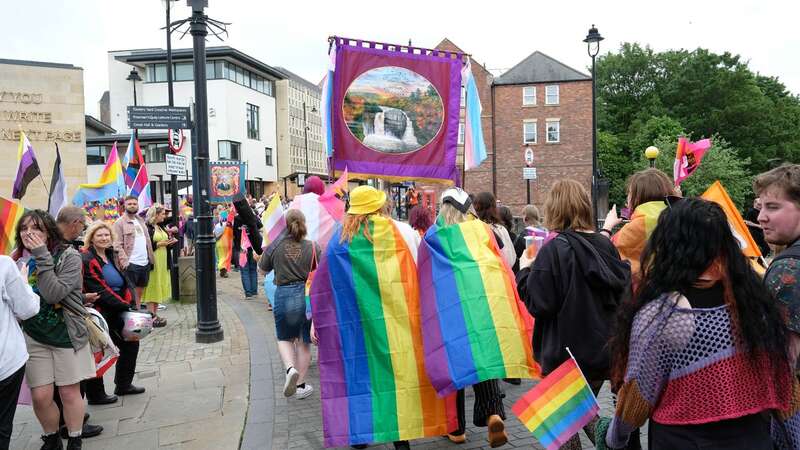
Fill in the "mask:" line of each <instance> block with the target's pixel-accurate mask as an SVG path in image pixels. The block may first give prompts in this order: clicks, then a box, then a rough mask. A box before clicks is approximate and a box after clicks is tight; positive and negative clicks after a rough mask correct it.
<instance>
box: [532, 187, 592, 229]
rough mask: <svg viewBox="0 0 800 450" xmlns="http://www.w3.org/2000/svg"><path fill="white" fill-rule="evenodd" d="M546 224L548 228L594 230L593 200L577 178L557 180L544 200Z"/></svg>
mask: <svg viewBox="0 0 800 450" xmlns="http://www.w3.org/2000/svg"><path fill="white" fill-rule="evenodd" d="M544 222H545V223H544V225H545V227H546V228H547V229H548V230H554V231H565V230H594V228H595V226H594V223H593V222H592V201H591V200H590V199H589V194H588V193H587V192H586V189H585V188H584V187H583V185H582V184H580V183H578V182H577V181H575V180H560V181H557V182H556V183H555V184H554V185H553V187H552V188H551V189H550V195H548V196H547V201H546V202H544Z"/></svg>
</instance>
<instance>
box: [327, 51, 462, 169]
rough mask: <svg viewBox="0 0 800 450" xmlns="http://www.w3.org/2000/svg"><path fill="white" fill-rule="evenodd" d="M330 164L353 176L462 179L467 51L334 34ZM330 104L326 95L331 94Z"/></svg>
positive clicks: (330, 112) (329, 112)
mask: <svg viewBox="0 0 800 450" xmlns="http://www.w3.org/2000/svg"><path fill="white" fill-rule="evenodd" d="M334 41H335V46H336V48H335V52H336V53H335V58H336V60H335V71H334V72H333V99H332V101H331V102H330V108H331V110H330V111H328V112H326V111H323V114H326V113H328V114H330V118H331V119H332V122H331V124H332V127H331V134H332V137H333V145H332V147H333V158H332V164H333V169H334V171H335V172H336V173H340V172H342V171H343V170H344V169H345V167H347V168H349V172H350V176H351V177H354V178H364V177H376V178H383V179H387V180H392V181H408V180H420V181H431V182H445V183H448V184H452V183H458V182H459V175H460V174H459V171H458V169H457V168H456V146H457V142H458V122H459V113H460V109H459V108H460V100H461V68H462V66H463V64H464V63H463V55H462V54H460V53H451V52H444V51H438V50H427V49H419V48H414V47H408V46H400V45H391V44H382V43H376V42H368V41H361V40H353V39H347V38H339V37H337V38H334ZM326 105H328V103H327V102H326Z"/></svg>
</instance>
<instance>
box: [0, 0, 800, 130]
mask: <svg viewBox="0 0 800 450" xmlns="http://www.w3.org/2000/svg"><path fill="white" fill-rule="evenodd" d="M487 6H491V9H490V8H487ZM0 11H3V12H4V14H3V15H4V17H6V18H7V19H8V20H4V21H3V37H2V39H0V58H8V59H25V60H33V61H47V62H59V63H69V64H74V65H76V66H79V67H82V68H83V69H84V84H85V88H84V89H85V99H86V113H87V114H91V115H97V109H98V108H97V101H98V100H99V98H100V96H101V95H102V93H103V91H105V90H106V89H107V88H108V67H107V52H108V51H110V50H122V49H134V48H152V47H159V48H165V47H166V39H165V33H164V31H163V30H161V29H160V28H161V27H163V26H164V22H165V15H164V0H135V1H130V0H111V1H109V0H69V1H64V0H26V1H24V2H20V1H16V0H0ZM206 11H207V13H208V15H209V16H210V17H212V18H215V19H219V20H222V21H225V22H230V23H231V25H230V26H229V27H228V28H229V36H228V37H227V38H226V39H225V41H224V42H220V41H218V40H217V39H216V38H213V37H210V38H209V41H208V43H207V45H209V46H213V45H229V46H232V47H234V48H237V49H238V50H241V51H242V52H244V53H246V54H249V55H250V56H253V57H255V58H257V59H259V60H261V61H263V62H264V63H266V64H269V65H273V66H282V67H286V68H287V69H289V70H291V71H293V72H295V73H297V74H298V75H300V76H303V77H305V78H307V79H308V80H309V81H312V82H314V83H317V82H318V81H319V80H320V79H321V78H322V76H323V75H324V73H325V70H326V67H327V60H326V52H327V37H328V36H330V35H338V36H344V37H351V38H360V39H365V40H374V41H379V42H388V43H398V44H406V43H408V40H409V39H411V41H412V43H413V45H415V46H418V47H434V46H436V45H437V44H438V43H439V42H440V41H441V40H442V39H443V38H445V37H447V38H449V39H450V40H451V41H453V42H454V43H455V44H456V45H458V46H459V47H460V48H461V49H463V50H464V51H465V52H467V53H470V54H472V55H473V58H475V60H477V61H478V62H480V63H482V64H484V65H485V66H486V67H487V68H489V69H490V70H492V71H493V72H494V73H495V74H498V73H500V72H502V71H503V70H507V69H509V68H511V67H513V66H514V65H515V64H516V63H518V62H519V61H521V60H522V59H524V58H525V57H526V56H528V55H529V54H531V53H533V52H534V51H536V50H539V51H541V52H543V53H546V54H548V55H550V56H552V57H554V58H556V59H558V60H560V61H561V62H563V63H565V64H567V65H569V66H571V67H574V68H576V69H578V70H582V71H584V72H588V67H589V66H590V64H591V59H590V58H589V56H588V55H587V53H586V44H584V43H583V42H582V40H583V39H584V37H585V36H586V33H587V31H588V29H589V27H590V26H591V25H592V24H596V25H597V27H598V29H599V31H600V33H601V34H602V35H603V37H605V40H604V41H603V42H602V44H601V49H600V51H601V53H605V52H606V51H614V50H616V49H618V48H619V46H620V44H621V43H622V42H638V43H640V44H646V45H649V46H651V47H652V48H653V49H655V50H667V49H680V48H686V49H695V48H697V47H703V48H708V49H710V50H712V51H715V52H723V51H730V52H731V53H735V54H739V55H741V56H742V58H743V60H745V61H748V62H749V64H750V67H751V69H753V70H754V71H757V72H760V73H762V74H765V75H770V76H777V77H778V78H779V79H780V80H781V81H782V82H783V83H784V84H786V86H787V87H788V88H789V90H790V91H792V92H793V93H795V94H800V58H798V48H800V34H798V33H797V32H796V27H795V25H796V23H795V22H796V20H797V17H798V15H800V14H799V13H800V2H797V1H791V0H785V1H775V0H760V1H735V0H734V1H728V2H722V1H716V0H709V1H698V0H693V1H686V0H675V1H671V2H649V1H642V0H639V1H630V0H621V1H571V0H565V1H561V2H543V1H518V0H514V1H509V0H495V1H473V0H461V1H458V2H455V1H452V0H438V1H431V0H424V1H423V0H404V1H398V2H394V3H390V2H379V1H363V0H345V1H318V0H292V1H285V0H283V1H276V0H209V8H208V9H207V10H206ZM190 13H191V11H190V9H189V8H188V7H187V6H186V1H185V0H179V1H177V2H174V3H173V6H172V17H173V20H177V19H179V18H184V17H188V16H189V15H190ZM11 18H14V19H13V20H11ZM173 47H175V48H183V47H191V36H190V35H188V34H187V35H186V36H185V37H184V38H183V39H182V40H178V39H177V36H175V35H173Z"/></svg>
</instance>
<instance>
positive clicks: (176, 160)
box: [164, 153, 186, 175]
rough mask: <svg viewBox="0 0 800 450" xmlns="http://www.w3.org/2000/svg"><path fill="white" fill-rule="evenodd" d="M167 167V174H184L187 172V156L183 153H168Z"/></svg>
mask: <svg viewBox="0 0 800 450" xmlns="http://www.w3.org/2000/svg"><path fill="white" fill-rule="evenodd" d="M164 156H166V157H167V160H166V163H167V164H166V168H167V175H183V174H185V173H186V157H185V156H183V155H171V154H169V153H167V154H166V155H164Z"/></svg>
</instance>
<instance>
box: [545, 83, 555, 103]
mask: <svg viewBox="0 0 800 450" xmlns="http://www.w3.org/2000/svg"><path fill="white" fill-rule="evenodd" d="M544 89H545V99H544V103H545V104H546V105H557V104H558V85H557V84H553V85H550V86H547V87H545V88H544Z"/></svg>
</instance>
